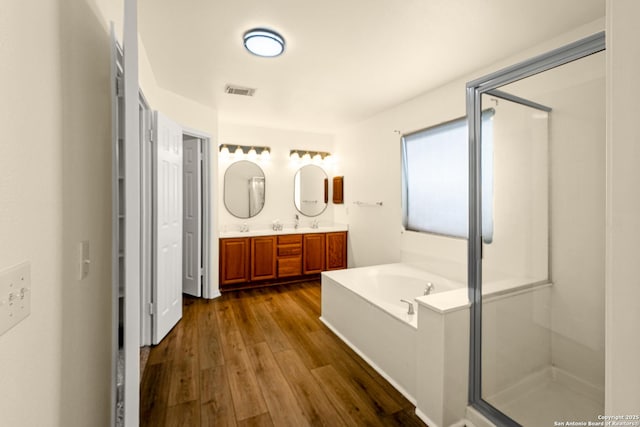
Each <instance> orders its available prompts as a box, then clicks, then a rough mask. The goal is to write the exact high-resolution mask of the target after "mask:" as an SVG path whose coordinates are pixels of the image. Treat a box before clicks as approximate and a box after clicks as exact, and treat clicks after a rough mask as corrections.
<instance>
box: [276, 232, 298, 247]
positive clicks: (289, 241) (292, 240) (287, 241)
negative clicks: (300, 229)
mask: <svg viewBox="0 0 640 427" xmlns="http://www.w3.org/2000/svg"><path fill="white" fill-rule="evenodd" d="M278 244H279V245H294V244H298V245H300V244H302V234H285V235H284V236H278Z"/></svg>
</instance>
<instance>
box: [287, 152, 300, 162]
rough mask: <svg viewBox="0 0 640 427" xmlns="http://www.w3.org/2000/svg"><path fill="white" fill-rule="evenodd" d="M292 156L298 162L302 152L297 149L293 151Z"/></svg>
mask: <svg viewBox="0 0 640 427" xmlns="http://www.w3.org/2000/svg"><path fill="white" fill-rule="evenodd" d="M289 157H290V158H291V160H292V161H294V162H297V161H299V160H300V154H298V152H297V151H294V152H293V153H291V155H290V156H289Z"/></svg>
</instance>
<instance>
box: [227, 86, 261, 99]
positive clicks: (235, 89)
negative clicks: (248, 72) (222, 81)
mask: <svg viewBox="0 0 640 427" xmlns="http://www.w3.org/2000/svg"><path fill="white" fill-rule="evenodd" d="M224 92H225V93H229V94H231V95H242V96H253V94H254V93H255V92H256V90H255V89H252V88H250V87H241V86H232V85H227V86H226V87H225V88H224Z"/></svg>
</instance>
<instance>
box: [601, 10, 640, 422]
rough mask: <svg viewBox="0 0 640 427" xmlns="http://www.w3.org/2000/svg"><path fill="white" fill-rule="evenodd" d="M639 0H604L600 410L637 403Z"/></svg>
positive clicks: (616, 410) (632, 408) (634, 409)
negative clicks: (603, 302) (604, 165)
mask: <svg viewBox="0 0 640 427" xmlns="http://www.w3.org/2000/svg"><path fill="white" fill-rule="evenodd" d="M638 16H640V3H638V2H637V1H635V0H608V1H607V172H606V176H607V208H606V209H607V216H606V223H607V237H606V243H605V245H606V254H607V255H606V256H607V264H606V276H605V277H606V313H607V314H606V332H607V334H606V337H607V338H606V339H607V341H606V349H607V353H606V387H605V396H606V398H605V399H606V402H605V412H606V413H607V414H611V415H615V414H617V415H623V414H637V413H638V408H640V364H638V357H637V356H638V354H639V353H640V340H638V325H640V276H639V275H638V259H640V250H639V249H638V242H639V241H640V215H638V212H640V192H638V182H640V168H639V167H638V164H640V134H638V126H637V123H638V117H640V104H639V103H638V93H640V80H638V76H639V75H640V46H639V45H638V43H637V40H638V38H640V28H639V27H638V24H637V17H638Z"/></svg>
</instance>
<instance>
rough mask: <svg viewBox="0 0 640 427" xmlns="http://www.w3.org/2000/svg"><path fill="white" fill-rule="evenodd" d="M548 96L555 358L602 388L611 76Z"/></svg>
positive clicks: (602, 62) (556, 361)
mask: <svg viewBox="0 0 640 427" xmlns="http://www.w3.org/2000/svg"><path fill="white" fill-rule="evenodd" d="M599 55H601V57H600V59H601V60H600V61H599V63H598V64H597V65H596V66H597V67H599V68H600V69H601V70H602V72H604V54H603V53H602V54H599ZM594 58H595V56H593V57H591V58H590V59H588V60H589V61H590V62H592V61H593V59H594ZM594 65H595V64H594ZM549 103H550V105H553V107H554V112H553V113H552V120H551V125H552V136H551V164H552V168H551V206H552V208H551V224H552V229H551V279H552V281H553V283H554V286H553V288H552V292H551V315H552V319H551V329H552V342H551V345H552V363H553V364H554V365H555V366H557V367H559V368H561V369H563V370H565V371H567V372H569V373H571V374H573V375H576V376H578V377H579V378H582V379H583V380H585V381H587V382H589V383H591V384H593V385H595V386H596V387H598V388H599V389H603V388H604V324H605V323H604V264H605V249H604V237H605V82H604V76H600V77H598V78H596V79H595V80H593V81H590V82H587V83H578V84H576V85H575V86H573V87H569V88H566V89H564V90H561V91H558V92H556V93H554V94H552V95H550V97H549ZM576 355H580V356H579V357H577V356H576Z"/></svg>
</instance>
